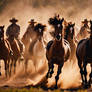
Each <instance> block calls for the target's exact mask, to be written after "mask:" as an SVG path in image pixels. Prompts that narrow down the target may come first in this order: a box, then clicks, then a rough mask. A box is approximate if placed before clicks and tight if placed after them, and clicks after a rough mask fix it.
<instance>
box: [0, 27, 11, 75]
mask: <svg viewBox="0 0 92 92" xmlns="http://www.w3.org/2000/svg"><path fill="white" fill-rule="evenodd" d="M10 57H11V49H10V45H9V43H8V41H7V40H5V39H4V26H0V60H4V65H5V75H6V77H7V76H8V75H9V74H10V73H9V63H10ZM0 75H1V65H0Z"/></svg>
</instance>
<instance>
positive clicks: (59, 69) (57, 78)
mask: <svg viewBox="0 0 92 92" xmlns="http://www.w3.org/2000/svg"><path fill="white" fill-rule="evenodd" d="M62 67H63V64H62V65H59V66H58V71H57V75H56V77H55V79H56V84H55V89H57V88H58V85H57V83H58V80H59V75H60V73H61V69H62Z"/></svg>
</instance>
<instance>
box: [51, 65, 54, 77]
mask: <svg viewBox="0 0 92 92" xmlns="http://www.w3.org/2000/svg"><path fill="white" fill-rule="evenodd" d="M53 73H54V64H51V72H50V78H51V77H52V74H53Z"/></svg>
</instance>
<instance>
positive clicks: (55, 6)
mask: <svg viewBox="0 0 92 92" xmlns="http://www.w3.org/2000/svg"><path fill="white" fill-rule="evenodd" d="M3 1H4V0H3ZM7 1H8V2H7V3H5V5H3V8H2V10H1V11H0V25H5V30H6V28H7V27H8V25H9V24H10V23H9V19H11V18H12V17H15V18H17V19H18V20H19V21H18V24H19V25H20V26H21V33H20V37H22V36H23V34H24V32H25V31H26V28H27V26H28V21H30V20H31V19H35V21H37V22H41V23H43V24H46V25H47V33H46V34H45V39H46V40H47V42H48V41H49V40H50V39H51V37H50V36H49V34H48V32H49V31H50V30H51V29H50V27H49V25H48V19H49V18H50V17H51V16H53V15H54V14H55V13H57V14H60V16H61V17H64V18H65V20H67V21H73V22H75V23H76V27H78V28H80V26H81V21H82V20H83V19H85V18H88V19H91V14H92V11H91V8H92V6H91V3H92V0H7ZM9 1H10V2H9ZM0 2H1V1H0ZM76 31H79V30H77V29H76ZM32 62H33V61H31V60H30V61H29V64H28V65H29V66H28V73H27V74H25V72H24V62H21V64H20V65H19V64H17V68H16V69H17V72H16V75H13V76H12V77H11V78H10V79H6V78H5V76H4V72H5V71H4V67H2V76H1V77H0V81H1V82H0V86H5V85H8V86H13V87H24V86H27V85H37V84H38V83H39V81H41V80H42V79H43V78H44V77H45V75H46V73H47V70H48V65H47V60H46V58H43V59H42V60H39V59H38V62H37V63H38V66H37V69H38V70H37V71H36V72H35V69H34V65H33V63H32ZM2 66H4V63H3V61H2ZM88 69H89V70H90V68H89V67H88ZM54 70H55V72H54V74H53V77H52V78H50V79H48V83H47V86H48V87H51V86H53V84H55V78H54V77H55V75H56V72H57V66H56V65H55V69H54ZM80 84H81V77H80V73H79V68H78V65H77V60H76V59H75V60H73V61H72V62H70V61H68V62H67V63H65V64H64V67H63V69H62V73H61V75H60V77H59V83H58V85H59V87H60V88H65V89H66V88H74V87H78V86H80Z"/></svg>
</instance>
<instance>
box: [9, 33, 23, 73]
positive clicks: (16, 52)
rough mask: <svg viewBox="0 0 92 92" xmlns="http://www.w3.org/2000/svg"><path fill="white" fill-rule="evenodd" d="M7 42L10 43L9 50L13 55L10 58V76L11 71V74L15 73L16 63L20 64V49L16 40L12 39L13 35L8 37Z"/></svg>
mask: <svg viewBox="0 0 92 92" xmlns="http://www.w3.org/2000/svg"><path fill="white" fill-rule="evenodd" d="M7 40H8V42H9V43H10V46H11V49H12V51H13V55H12V57H11V59H12V61H11V63H10V74H11V71H13V73H14V74H15V73H16V63H17V61H19V63H20V57H21V53H20V50H21V48H20V46H19V44H18V42H17V40H16V39H15V38H14V35H10V36H9V37H8V38H7ZM23 51H24V46H23ZM13 68H14V69H13Z"/></svg>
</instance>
